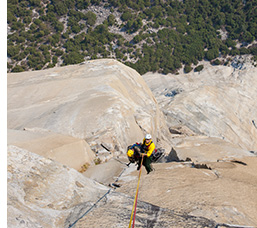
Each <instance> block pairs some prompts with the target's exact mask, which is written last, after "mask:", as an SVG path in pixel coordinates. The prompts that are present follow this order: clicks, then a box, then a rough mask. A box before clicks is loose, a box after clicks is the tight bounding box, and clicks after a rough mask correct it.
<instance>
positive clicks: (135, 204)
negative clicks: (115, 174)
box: [129, 158, 144, 228]
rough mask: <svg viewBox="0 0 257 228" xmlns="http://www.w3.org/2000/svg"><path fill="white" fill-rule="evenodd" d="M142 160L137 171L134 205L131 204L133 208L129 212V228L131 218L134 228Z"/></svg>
mask: <svg viewBox="0 0 257 228" xmlns="http://www.w3.org/2000/svg"><path fill="white" fill-rule="evenodd" d="M143 160H144V158H142V160H141V165H140V170H139V174H138V182H137V190H136V195H135V199H134V203H133V208H132V211H131V216H130V221H129V228H131V223H132V218H133V225H132V228H134V226H135V218H136V210H137V209H136V208H137V197H138V189H139V183H140V177H141V172H142V163H143ZM134 211H135V212H134ZM133 215H134V217H133Z"/></svg>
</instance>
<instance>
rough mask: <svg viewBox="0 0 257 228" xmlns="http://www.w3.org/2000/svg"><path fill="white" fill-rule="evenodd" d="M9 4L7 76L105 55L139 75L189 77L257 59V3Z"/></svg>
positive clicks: (13, 0)
mask: <svg viewBox="0 0 257 228" xmlns="http://www.w3.org/2000/svg"><path fill="white" fill-rule="evenodd" d="M7 2H8V4H7V6H8V9H7V22H8V27H9V31H8V39H7V55H8V63H7V68H8V71H9V72H20V71H24V70H39V69H45V68H50V67H54V66H57V64H60V63H61V65H69V64H76V63H80V62H83V61H85V60H86V59H96V58H107V57H108V58H116V59H118V60H119V61H121V62H124V63H125V64H127V65H129V66H131V67H133V68H134V69H136V70H137V71H138V72H139V73H141V74H143V73H146V72H148V71H153V72H155V71H158V72H161V73H164V74H166V73H169V72H173V73H174V72H176V70H177V69H179V68H181V67H182V65H183V66H184V70H185V72H190V71H191V70H192V69H193V68H194V66H197V65H198V62H199V61H200V60H203V59H207V60H209V61H213V62H214V64H221V63H222V62H220V61H219V60H218V59H217V58H218V57H221V56H222V57H223V58H224V59H225V58H226V57H227V56H235V55H238V54H252V55H253V56H254V59H255V60H257V47H256V46H255V39H256V37H257V0H248V1H242V0H233V1H226V0H184V1H178V0H166V1H163V0H105V1H100V0H8V1H7ZM198 70H199V69H198Z"/></svg>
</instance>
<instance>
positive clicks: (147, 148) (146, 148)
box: [142, 139, 155, 157]
mask: <svg viewBox="0 0 257 228" xmlns="http://www.w3.org/2000/svg"><path fill="white" fill-rule="evenodd" d="M142 148H143V150H144V152H145V153H146V156H147V157H150V156H151V155H152V153H153V151H154V149H155V145H154V142H153V141H152V140H151V141H150V142H149V143H148V144H147V143H146V142H145V139H144V140H143V144H142Z"/></svg>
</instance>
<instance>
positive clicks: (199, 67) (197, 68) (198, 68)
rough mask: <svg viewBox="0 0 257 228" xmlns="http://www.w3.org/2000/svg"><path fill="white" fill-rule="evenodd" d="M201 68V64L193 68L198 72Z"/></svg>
mask: <svg viewBox="0 0 257 228" xmlns="http://www.w3.org/2000/svg"><path fill="white" fill-rule="evenodd" d="M202 69H203V65H199V66H197V67H196V68H195V70H194V71H195V72H200V71H201V70H202Z"/></svg>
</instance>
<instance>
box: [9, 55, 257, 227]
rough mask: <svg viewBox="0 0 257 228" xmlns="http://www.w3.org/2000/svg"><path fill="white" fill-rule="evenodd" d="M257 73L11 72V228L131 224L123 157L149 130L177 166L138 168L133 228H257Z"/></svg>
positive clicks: (132, 174)
mask: <svg viewBox="0 0 257 228" xmlns="http://www.w3.org/2000/svg"><path fill="white" fill-rule="evenodd" d="M256 76H257V74H256V69H255V68H251V67H250V66H249V67H248V68H244V67H243V66H241V67H240V68H235V67H233V66H232V67H224V66H218V67H210V66H208V65H206V66H205V68H204V70H203V71H202V72H200V73H193V72H192V73H190V74H187V75H167V76H163V75H157V74H154V75H153V74H147V75H144V78H142V77H141V76H140V75H139V74H138V73H137V72H135V71H134V70H132V69H131V68H129V67H127V66H125V65H123V64H121V63H119V62H117V61H115V60H96V61H89V62H86V63H84V64H81V65H76V66H69V67H61V68H54V69H49V70H45V71H36V72H24V73H19V74H8V154H7V157H8V167H7V168H8V176H7V178H8V179H7V187H8V196H7V200H8V208H7V209H8V227H10V228H16V227H33V228H34V227H44V228H45V227H46V228H48V227H49V228H50V227H51V228H55V227H56V228H57V227H65V228H68V227H69V228H70V227H74V228H76V227H77V228H78V227H99V228H100V227H128V224H129V220H130V213H131V210H132V207H133V200H134V195H135V191H136V186H137V181H138V172H137V171H136V166H135V165H134V164H131V165H130V166H127V165H126V163H127V162H128V160H127V157H126V155H124V152H125V151H126V148H127V146H128V145H130V144H132V143H135V142H136V141H141V140H142V139H143V137H144V134H145V133H146V132H149V133H151V134H152V135H153V136H154V142H155V143H156V144H157V146H164V148H165V149H166V152H167V154H168V153H169V152H170V151H171V153H173V154H170V155H171V156H168V158H166V161H168V160H169V158H176V162H170V163H160V164H153V167H154V169H155V171H154V172H151V173H150V174H149V175H147V174H146V171H145V169H144V167H143V170H142V176H141V182H140V188H139V195H138V206H137V216H136V227H174V228H177V227H181V228H182V227H183V228H184V227H188V228H189V227H190V228H191V227H216V228H221V227H246V226H250V227H256V226H257V220H256V214H257V211H256V209H257V201H256V199H257V198H256V195H257V185H256V183H257V176H256V175H257V170H256V162H257V161H256V152H255V151H256V150H257V149H256V145H257V144H256V142H257V140H256V130H257V127H256V110H257V109H256V104H255V99H254V98H255V97H256V93H257V92H256V88H257V87H256V86H254V85H256ZM144 79H145V80H146V82H147V84H148V85H149V87H150V88H151V90H152V91H153V93H152V92H151V90H150V89H149V88H148V86H147V84H146V82H145V81H144ZM153 94H154V95H153ZM155 97H156V98H155ZM159 107H161V109H160V108H159ZM163 113H164V114H165V115H164V114H163ZM171 148H172V150H171ZM249 150H250V151H249ZM96 156H97V157H98V158H101V160H102V161H105V160H106V161H107V160H108V161H107V162H105V163H103V164H99V165H93V164H94V163H96V160H95V158H96ZM83 165H89V166H90V167H89V168H88V169H87V171H86V172H84V173H83V174H81V173H80V172H78V170H80V168H81V166H83ZM113 183H115V185H114V184H113ZM229 224H231V226H230V225H229ZM235 224H238V226H236V225H235Z"/></svg>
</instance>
